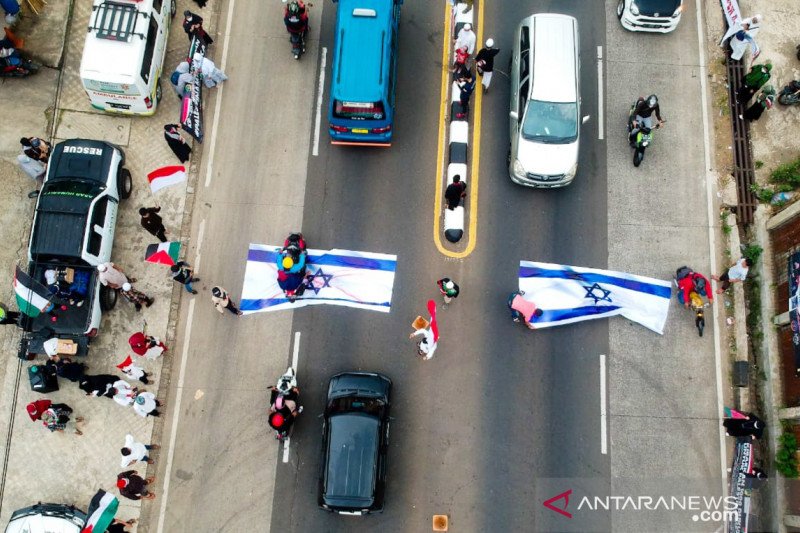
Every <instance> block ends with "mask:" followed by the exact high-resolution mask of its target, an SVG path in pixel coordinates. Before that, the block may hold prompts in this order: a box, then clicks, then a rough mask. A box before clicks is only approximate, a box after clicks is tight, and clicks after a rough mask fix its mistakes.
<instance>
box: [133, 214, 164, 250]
mask: <svg viewBox="0 0 800 533" xmlns="http://www.w3.org/2000/svg"><path fill="white" fill-rule="evenodd" d="M159 211H161V207H142V208H140V209H139V216H141V217H142V220H141V222H140V223H141V225H142V227H143V228H144V229H146V230H147V232H148V233H150V235H152V236H154V237H157V238H158V240H159V241H161V242H167V234H166V233H167V228H165V227H164V221H163V220H162V219H161V216H160V215H159V214H158V212H159Z"/></svg>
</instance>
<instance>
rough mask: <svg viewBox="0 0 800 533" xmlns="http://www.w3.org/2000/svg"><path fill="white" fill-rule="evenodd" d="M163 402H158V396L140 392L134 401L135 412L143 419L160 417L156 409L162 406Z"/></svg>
mask: <svg viewBox="0 0 800 533" xmlns="http://www.w3.org/2000/svg"><path fill="white" fill-rule="evenodd" d="M160 405H161V402H159V401H158V400H156V395H155V394H153V393H152V392H140V393H139V394H137V395H136V398H134V400H133V410H134V411H136V414H137V415H139V416H141V417H146V416H147V415H150V416H160V415H161V413H159V412H158V411H157V410H156V407H158V406H160Z"/></svg>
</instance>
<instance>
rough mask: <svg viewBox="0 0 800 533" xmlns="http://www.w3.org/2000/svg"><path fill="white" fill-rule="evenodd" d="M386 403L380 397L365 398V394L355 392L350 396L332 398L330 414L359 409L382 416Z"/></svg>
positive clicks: (329, 407) (329, 406) (329, 408)
mask: <svg viewBox="0 0 800 533" xmlns="http://www.w3.org/2000/svg"><path fill="white" fill-rule="evenodd" d="M385 405H386V404H385V403H384V402H383V400H381V399H379V398H365V397H363V396H358V394H357V393H355V392H354V393H353V394H350V395H348V396H342V397H339V398H336V399H334V400H331V403H330V404H329V405H328V414H329V415H335V414H338V413H349V412H353V411H358V412H361V413H366V414H369V415H372V416H377V417H381V416H382V415H383V408H384V406H385Z"/></svg>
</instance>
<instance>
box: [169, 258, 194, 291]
mask: <svg viewBox="0 0 800 533" xmlns="http://www.w3.org/2000/svg"><path fill="white" fill-rule="evenodd" d="M169 270H170V272H172V279H173V280H174V281H176V282H178V283H180V284H181V285H183V286H184V287H185V288H186V292H191V293H192V294H197V291H196V290H194V287H192V283H194V282H195V281H200V278H196V277H194V270H192V267H191V266H190V265H189V263H187V262H186V261H178V262H177V263H175V264H174V265H172V266H171V267H169Z"/></svg>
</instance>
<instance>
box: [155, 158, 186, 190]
mask: <svg viewBox="0 0 800 533" xmlns="http://www.w3.org/2000/svg"><path fill="white" fill-rule="evenodd" d="M147 181H149V182H150V190H151V191H153V194H155V193H157V192H158V191H160V190H161V189H163V188H164V187H169V186H170V185H176V184H178V183H182V182H184V181H186V167H184V166H183V165H174V166H169V167H161V168H157V169H155V170H154V171H152V172H151V173H150V174H148V175H147Z"/></svg>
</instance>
